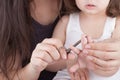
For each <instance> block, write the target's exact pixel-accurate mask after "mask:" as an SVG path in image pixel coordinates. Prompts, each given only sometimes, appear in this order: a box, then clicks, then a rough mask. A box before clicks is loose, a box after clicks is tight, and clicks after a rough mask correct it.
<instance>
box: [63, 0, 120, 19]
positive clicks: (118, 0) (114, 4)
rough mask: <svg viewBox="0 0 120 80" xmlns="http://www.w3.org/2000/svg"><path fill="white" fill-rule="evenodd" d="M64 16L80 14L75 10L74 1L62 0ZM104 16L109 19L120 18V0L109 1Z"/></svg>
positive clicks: (78, 10)
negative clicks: (64, 9) (74, 13)
mask: <svg viewBox="0 0 120 80" xmlns="http://www.w3.org/2000/svg"><path fill="white" fill-rule="evenodd" d="M64 4H65V8H66V14H70V13H73V12H80V9H78V8H77V6H76V2H75V0H64ZM106 15H107V16H110V17H117V16H120V0H110V3H109V5H108V7H107V10H106Z"/></svg>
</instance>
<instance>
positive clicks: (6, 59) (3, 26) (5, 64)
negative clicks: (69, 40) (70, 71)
mask: <svg viewBox="0 0 120 80" xmlns="http://www.w3.org/2000/svg"><path fill="white" fill-rule="evenodd" d="M60 8H61V0H12V1H11V0H0V80H37V79H39V80H51V79H52V77H53V76H54V75H55V74H56V72H48V71H43V72H42V73H41V71H42V70H44V69H45V68H46V67H47V65H49V63H52V62H53V61H55V60H58V59H60V56H62V54H60V53H59V52H58V48H59V47H61V46H63V45H62V44H61V43H60V41H59V40H56V39H45V38H50V37H51V35H52V32H53V29H54V27H55V25H56V23H57V21H58V20H59V18H58V16H59V12H60ZM43 39H45V40H44V41H42V40H43ZM40 42H41V43H40ZM36 45H37V46H36ZM39 53H40V54H39ZM52 53H53V54H52ZM56 53H57V54H56ZM63 56H65V57H66V55H63ZM47 70H49V71H50V70H51V71H52V69H51V68H50V67H48V69H47ZM40 73H41V74H40ZM39 75H41V76H40V77H39ZM46 76H47V77H46Z"/></svg>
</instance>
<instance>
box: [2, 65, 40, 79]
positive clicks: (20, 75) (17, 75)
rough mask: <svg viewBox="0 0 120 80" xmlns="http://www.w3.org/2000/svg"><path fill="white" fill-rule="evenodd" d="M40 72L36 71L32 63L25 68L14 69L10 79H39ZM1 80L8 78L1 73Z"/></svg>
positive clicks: (10, 73)
mask: <svg viewBox="0 0 120 80" xmlns="http://www.w3.org/2000/svg"><path fill="white" fill-rule="evenodd" d="M39 74H40V72H39V71H35V69H33V68H32V66H31V65H30V64H28V65H27V66H25V67H24V68H21V69H19V70H18V71H17V72H16V71H15V70H14V71H13V70H12V71H11V72H9V75H8V76H9V78H10V80H37V79H38V77H39ZM0 80H8V79H7V78H6V77H5V75H3V74H2V73H0Z"/></svg>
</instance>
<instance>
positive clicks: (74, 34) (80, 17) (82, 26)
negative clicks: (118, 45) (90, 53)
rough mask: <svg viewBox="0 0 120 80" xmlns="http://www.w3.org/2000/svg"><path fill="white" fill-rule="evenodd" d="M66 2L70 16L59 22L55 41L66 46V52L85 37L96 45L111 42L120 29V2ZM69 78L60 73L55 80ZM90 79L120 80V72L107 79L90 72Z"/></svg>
mask: <svg viewBox="0 0 120 80" xmlns="http://www.w3.org/2000/svg"><path fill="white" fill-rule="evenodd" d="M64 2H65V4H66V9H67V10H68V14H69V13H70V15H69V16H68V15H66V16H64V17H63V18H62V19H61V20H60V21H59V23H58V25H57V27H56V28H55V31H54V34H53V37H54V38H58V39H60V40H61V41H62V42H63V43H65V47H66V48H68V47H69V46H70V45H71V44H74V43H75V42H76V41H77V40H79V39H80V37H81V35H82V34H87V35H90V36H91V37H92V38H93V40H94V41H95V42H98V41H102V40H105V39H109V38H111V36H112V33H113V31H114V30H115V28H117V27H118V26H116V24H115V23H116V21H117V20H116V17H118V16H120V12H119V11H120V8H119V6H120V0H68V1H67V0H64ZM76 6H77V7H76ZM117 35H119V34H117ZM78 48H80V46H79V47H78ZM62 74H63V75H64V74H66V76H65V77H64V76H63V75H62ZM61 75H62V76H61ZM67 75H68V73H67V71H66V70H63V71H60V72H58V74H57V75H56V77H55V78H54V79H53V80H70V77H67ZM60 76H61V77H60ZM63 77H64V78H63ZM89 77H90V80H119V79H120V69H118V70H116V71H115V72H113V74H112V75H107V76H106V75H102V74H101V72H99V70H98V71H97V70H96V71H92V70H89Z"/></svg>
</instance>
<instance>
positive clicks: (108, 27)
mask: <svg viewBox="0 0 120 80" xmlns="http://www.w3.org/2000/svg"><path fill="white" fill-rule="evenodd" d="M115 22H116V18H110V17H107V19H106V22H105V26H104V31H103V34H102V36H101V37H100V38H99V39H96V40H95V41H102V40H104V39H108V38H111V36H112V32H113V31H114V28H115ZM86 24H87V23H86ZM93 31H94V29H93ZM82 34H84V33H83V31H82V29H81V26H80V18H79V13H73V14H70V18H69V22H68V25H67V29H66V42H65V47H66V48H68V47H69V46H70V45H72V44H74V43H75V42H76V41H78V40H80V38H81V35H82ZM77 47H78V48H80V49H81V45H78V46H77ZM89 77H90V80H120V69H119V70H118V71H117V72H116V73H115V74H114V75H113V76H110V77H103V76H99V75H97V74H95V73H93V72H92V71H89ZM53 80H70V77H69V74H68V72H67V70H61V71H58V73H57V75H56V76H55V77H54V79H53Z"/></svg>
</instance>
